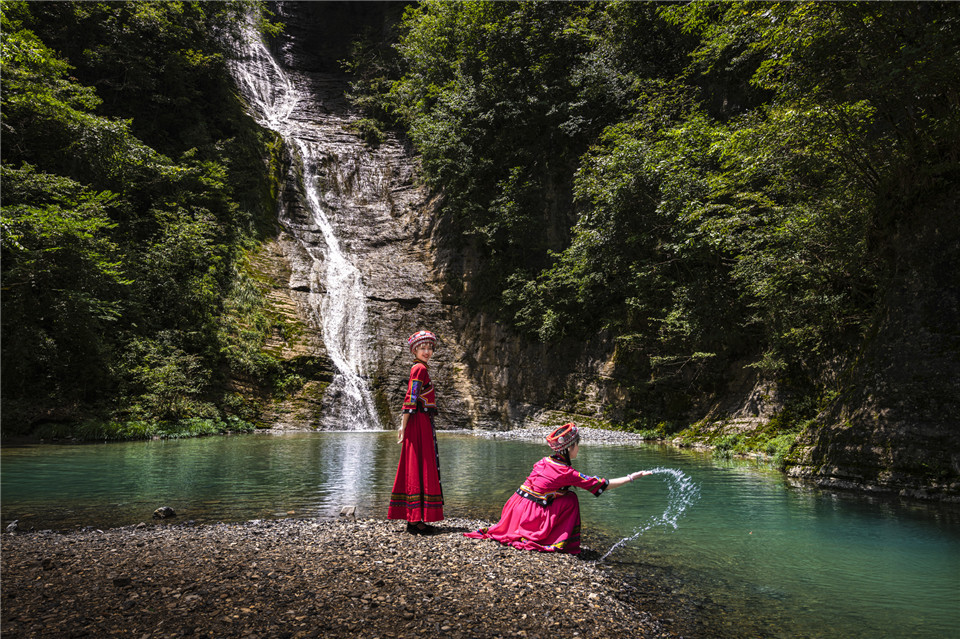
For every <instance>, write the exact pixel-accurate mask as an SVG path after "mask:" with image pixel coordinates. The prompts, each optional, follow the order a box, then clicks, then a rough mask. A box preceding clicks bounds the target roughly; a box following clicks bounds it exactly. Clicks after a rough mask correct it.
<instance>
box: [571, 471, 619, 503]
mask: <svg viewBox="0 0 960 639" xmlns="http://www.w3.org/2000/svg"><path fill="white" fill-rule="evenodd" d="M570 470H571V471H572V472H571V473H570V478H571V482H572V485H574V486H577V487H578V488H583V489H584V490H586V491H588V492H591V493H593V494H594V496H596V497H599V496H600V495H602V494H603V491H605V490H606V489H607V486H609V485H610V482H609V481H608V480H606V479H603V478H602V477H594V476H593V475H584V474H583V473H580V472H577V471H575V470H573V469H572V468H571V469H570Z"/></svg>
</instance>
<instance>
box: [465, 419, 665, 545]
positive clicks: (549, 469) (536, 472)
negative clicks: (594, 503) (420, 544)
mask: <svg viewBox="0 0 960 639" xmlns="http://www.w3.org/2000/svg"><path fill="white" fill-rule="evenodd" d="M547 444H549V445H550V448H552V449H553V455H551V456H549V457H544V458H543V459H541V460H540V461H538V462H537V463H536V464H534V466H533V472H531V473H530V476H529V477H527V480H526V481H525V482H524V483H523V485H522V486H521V487H520V488H518V489H517V492H516V493H514V494H513V495H511V496H510V499H508V500H507V503H506V504H505V505H504V507H503V512H502V513H501V515H500V521H499V522H498V523H497V524H496V525H494V526H493V527H491V528H481V529H480V530H478V531H476V532H469V533H464V535H465V536H467V537H472V538H474V539H495V540H497V541H499V542H500V543H502V544H509V545H510V546H513V547H514V548H520V549H522V550H539V551H542V552H568V553H570V554H573V555H576V554H579V553H580V502H579V501H577V496H576V494H575V493H573V492H572V491H571V490H570V487H572V486H576V487H578V488H583V489H584V490H588V491H590V492H591V493H593V494H594V495H596V496H598V497H599V496H600V494H601V493H603V492H604V491H606V490H610V489H612V488H617V487H618V486H623V485H624V484H627V483H629V482H632V481H633V480H634V479H636V478H637V477H642V476H644V475H650V474H651V473H650V472H648V471H642V470H641V471H638V472H635V473H630V474H629V475H626V476H625V477H618V478H617V479H610V480H606V479H600V478H599V477H591V476H589V475H584V474H582V473H579V472H577V470H576V469H575V468H573V467H572V466H571V465H570V462H571V461H572V460H574V459H576V458H577V453H578V452H579V451H580V433H579V432H578V430H577V427H576V426H574V425H573V424H572V423H570V424H564V425H563V426H561V427H559V428H557V429H556V430H554V431H553V432H552V433H550V435H548V436H547Z"/></svg>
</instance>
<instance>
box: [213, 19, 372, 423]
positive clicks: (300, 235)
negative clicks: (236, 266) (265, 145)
mask: <svg viewBox="0 0 960 639" xmlns="http://www.w3.org/2000/svg"><path fill="white" fill-rule="evenodd" d="M240 53H241V57H240V59H238V60H235V61H233V62H232V63H231V71H232V73H233V76H234V77H235V78H236V80H237V84H238V85H239V87H240V90H241V92H242V94H243V96H244V98H245V99H246V100H247V102H248V104H249V105H250V107H251V111H252V115H253V117H254V118H255V119H256V120H257V122H258V123H259V124H260V125H261V126H263V127H265V128H268V129H271V130H273V131H276V132H277V133H279V134H280V135H281V136H282V137H283V139H284V141H285V142H286V144H287V146H288V147H289V148H291V149H293V150H294V151H295V153H296V154H297V155H298V156H299V160H300V163H301V166H302V169H303V173H302V175H303V184H302V186H303V191H304V205H305V208H306V209H307V211H308V212H309V222H310V223H309V224H308V225H306V226H305V227H304V228H300V227H301V226H302V225H299V224H297V223H296V222H294V221H293V220H292V219H289V217H288V213H287V212H286V210H283V211H281V222H283V223H284V226H285V227H286V228H287V229H288V230H289V231H290V233H291V235H293V236H294V237H296V238H297V240H298V241H299V243H300V245H301V247H303V249H304V251H305V252H306V254H307V255H309V257H310V260H311V266H310V274H309V275H310V276H309V282H310V293H309V297H308V299H309V302H310V306H311V311H312V314H313V319H314V321H315V323H316V324H317V325H318V326H319V327H320V329H321V332H322V335H323V342H324V344H325V345H326V347H327V353H328V355H329V356H330V359H331V361H332V362H333V365H334V368H335V369H336V374H335V375H334V378H333V380H332V382H331V383H330V386H329V387H328V388H327V391H326V394H327V396H328V397H330V398H332V399H333V407H332V410H331V411H330V412H329V413H328V414H327V415H325V422H326V423H331V424H334V425H335V427H336V428H337V429H343V430H371V429H379V428H380V420H379V418H378V416H377V411H376V407H375V404H374V401H373V397H372V394H371V392H370V389H369V387H368V385H367V382H366V372H365V365H366V360H367V343H368V341H369V340H368V337H367V329H366V322H367V300H366V291H365V290H364V286H363V281H362V277H361V273H360V271H359V269H357V267H356V266H355V265H354V264H353V263H352V262H351V261H350V260H349V258H348V256H347V255H345V254H344V252H343V251H342V250H341V248H340V242H339V240H338V239H337V236H336V233H335V230H334V225H333V223H332V221H331V219H330V217H329V216H328V215H327V211H326V210H325V207H324V206H323V205H322V203H321V199H320V193H319V189H320V185H319V177H318V174H319V168H320V164H321V161H322V158H323V152H322V149H321V148H320V145H319V144H317V142H316V140H317V139H318V138H320V137H321V136H320V135H318V131H316V130H315V129H314V128H312V127H311V125H310V123H309V122H306V121H304V119H302V118H301V119H299V120H298V119H297V117H296V116H297V110H298V107H299V106H301V103H302V102H304V101H305V100H307V99H308V96H307V95H305V94H303V93H302V92H300V91H299V90H298V88H297V86H296V83H294V82H293V81H292V80H291V79H290V77H289V75H288V74H287V73H286V71H284V69H283V67H281V66H280V65H279V64H278V63H277V61H276V60H275V59H274V56H273V54H271V52H270V50H269V49H267V46H266V44H265V43H264V42H263V39H262V38H261V37H260V34H259V32H257V30H256V29H255V27H254V25H253V18H252V16H248V21H247V24H246V26H245V28H244V33H243V42H242V51H241V52H240ZM308 235H309V236H310V238H311V241H307V237H306V236H308ZM317 239H319V240H320V241H316V240H317Z"/></svg>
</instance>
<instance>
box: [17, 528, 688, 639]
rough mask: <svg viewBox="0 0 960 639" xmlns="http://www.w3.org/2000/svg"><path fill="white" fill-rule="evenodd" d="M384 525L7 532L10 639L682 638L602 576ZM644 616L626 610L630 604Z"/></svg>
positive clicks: (454, 532) (592, 569) (445, 531)
mask: <svg viewBox="0 0 960 639" xmlns="http://www.w3.org/2000/svg"><path fill="white" fill-rule="evenodd" d="M481 525H484V522H479V521H474V520H468V519H449V520H446V521H444V522H442V524H441V528H440V532H439V533H438V534H435V535H431V536H411V535H408V534H406V533H405V532H404V531H403V529H404V526H403V523H402V522H396V521H385V520H373V519H368V520H358V521H353V520H348V519H340V520H337V521H321V520H292V519H287V520H276V521H250V522H246V523H242V524H216V525H207V526H191V525H172V526H171V525H162V524H157V525H146V524H139V525H138V526H131V527H125V528H116V529H109V530H103V531H101V530H83V531H77V532H70V533H66V534H60V533H54V532H50V531H44V532H34V533H12V534H11V533H4V534H3V536H2V537H3V541H2V550H3V552H2V563H3V573H2V579H3V583H2V597H3V609H2V618H0V623H2V628H3V635H4V637H11V638H12V637H83V636H89V637H103V636H110V635H115V634H122V635H124V636H134V637H141V638H147V637H183V636H207V637H291V638H293V637H351V638H352V637H369V638H374V637H381V638H388V637H389V638H391V639H400V638H401V637H422V636H444V637H491V638H492V637H527V638H531V639H532V638H533V637H543V638H546V637H597V638H601V637H602V638H606V639H611V638H618V637H623V638H626V637H631V638H633V637H678V636H680V635H679V634H678V633H677V630H676V629H675V628H671V627H670V622H671V621H672V620H668V621H664V620H662V619H658V615H657V614H656V613H654V612H651V611H645V610H641V609H640V608H639V607H638V606H637V605H636V603H635V602H636V601H637V598H636V597H635V596H633V592H632V590H633V587H632V586H630V585H628V584H626V583H625V582H624V581H622V580H621V579H619V578H618V577H617V576H616V574H615V573H614V572H613V571H612V570H611V569H609V567H606V566H604V565H603V564H596V563H593V562H591V561H590V551H589V550H588V551H586V552H585V558H584V557H581V558H578V557H573V556H570V555H556V554H541V553H533V552H524V551H519V550H514V549H512V548H507V547H503V546H501V545H500V544H497V543H495V542H491V541H478V540H472V539H467V538H464V537H463V535H462V534H461V533H463V532H465V531H467V530H472V529H474V528H477V527H479V526H481ZM631 601H632V602H634V603H630V602H631Z"/></svg>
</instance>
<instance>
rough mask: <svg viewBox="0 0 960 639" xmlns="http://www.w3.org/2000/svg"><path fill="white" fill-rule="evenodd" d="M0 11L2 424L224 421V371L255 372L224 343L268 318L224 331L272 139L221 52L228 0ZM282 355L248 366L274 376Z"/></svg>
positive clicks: (257, 340)
mask: <svg viewBox="0 0 960 639" xmlns="http://www.w3.org/2000/svg"><path fill="white" fill-rule="evenodd" d="M0 9H2V27H3V28H2V64H3V69H4V85H3V92H2V96H0V100H2V104H0V128H2V133H3V142H4V144H3V153H2V166H0V171H2V173H0V178H2V188H3V200H2V215H0V223H2V233H3V234H2V255H0V260H2V270H3V298H2V303H3V309H2V318H0V319H2V331H3V340H2V366H3V375H2V392H3V401H4V430H5V432H11V431H14V430H21V431H22V430H26V429H29V427H30V425H31V424H33V423H37V422H42V421H44V420H47V419H50V418H56V419H63V420H67V422H65V423H75V422H76V421H77V420H83V419H85V418H87V417H89V416H90V415H96V416H97V418H96V419H93V420H91V421H90V423H95V424H100V425H101V426H102V427H103V428H107V430H106V431H103V432H104V433H108V434H107V435H104V438H111V437H113V435H109V433H119V434H118V435H117V436H118V437H132V436H137V435H136V432H137V431H136V428H137V427H134V426H131V427H130V428H132V429H133V430H130V431H129V432H128V431H127V430H124V429H125V428H127V427H126V426H124V427H122V428H113V427H107V426H103V425H104V424H110V423H113V420H114V419H116V420H117V423H123V424H127V423H129V424H139V423H152V421H151V420H160V423H170V424H173V423H182V424H187V423H188V422H189V420H190V419H194V418H196V419H201V420H208V421H210V420H212V421H211V422H210V423H216V422H219V421H222V420H223V419H224V417H225V410H229V409H228V402H226V401H225V400H224V397H223V396H222V395H221V393H222V392H223V391H222V390H221V389H222V388H223V387H224V383H223V380H224V378H225V377H226V376H228V375H230V374H231V371H232V370H236V369H234V368H233V367H237V368H239V369H243V370H244V373H245V374H250V373H251V371H250V368H251V367H249V366H246V364H245V362H243V361H240V360H238V359H237V358H232V357H230V356H229V354H228V353H229V352H231V351H230V348H229V347H228V346H227V345H228V344H231V343H232V345H233V347H234V350H238V349H239V350H241V351H244V352H248V353H249V352H252V351H254V350H256V348H257V347H258V346H261V345H262V344H263V342H264V335H263V333H264V331H268V330H270V327H269V326H266V325H263V324H257V325H255V326H254V327H253V329H254V330H244V331H238V334H236V335H235V334H230V333H228V332H227V331H225V330H224V326H225V325H226V324H229V321H227V323H226V324H225V323H224V318H230V317H231V313H232V311H233V309H234V305H233V302H232V300H233V296H234V295H235V293H236V291H237V290H238V286H239V285H235V283H236V282H238V281H239V280H241V279H242V276H241V273H242V270H241V269H238V268H237V267H236V264H237V262H238V261H239V260H240V259H241V258H242V256H243V255H244V254H245V253H246V251H247V250H250V249H251V248H252V247H254V246H255V238H256V237H257V233H258V232H259V230H260V229H262V228H263V224H262V222H261V219H262V216H264V215H266V216H272V214H273V210H272V202H273V199H272V196H273V195H275V193H271V184H270V182H269V177H268V176H266V175H264V170H263V158H264V157H270V153H269V151H268V149H269V148H271V147H272V145H273V139H272V138H271V137H268V136H267V135H266V134H265V133H264V132H262V131H261V130H260V129H259V128H258V127H256V125H255V124H254V123H253V122H252V121H251V120H250V119H249V118H248V117H247V116H245V115H244V112H243V105H242V104H241V103H240V102H239V100H238V98H237V96H236V94H235V90H234V88H233V85H232V81H231V79H230V76H229V74H228V72H227V68H226V65H225V58H226V56H227V55H229V46H230V45H229V38H228V35H229V34H230V33H235V32H236V30H237V29H238V28H239V20H240V19H241V18H242V15H241V13H242V10H243V8H242V7H240V6H239V5H236V4H233V3H215V2H211V3H195V2H117V3H92V2H91V3H22V2H4V3H3V4H2V7H0ZM255 293H256V294H257V295H259V291H255ZM235 327H236V326H235ZM245 366H246V368H244V367H245ZM277 368H278V367H277V366H276V365H274V366H273V367H272V369H271V367H269V366H263V365H261V366H260V367H259V368H258V369H256V370H254V371H253V379H257V377H256V375H257V374H263V375H264V379H265V380H266V381H265V383H266V384H267V385H268V386H269V385H271V384H272V382H271V381H270V379H271V375H274V374H275V371H274V369H277ZM101 426H98V428H100V427H101ZM80 428H81V430H82V428H84V427H80ZM204 428H206V427H204ZM191 429H192V430H197V429H196V428H194V427H192V426H191V427H190V428H186V427H183V428H180V429H179V430H178V432H188V431H191ZM78 432H79V431H78ZM198 432H200V431H198ZM149 436H166V435H163V434H162V433H161V434H160V435H157V433H154V432H152V431H151V432H150V433H149ZM96 437H99V435H96Z"/></svg>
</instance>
